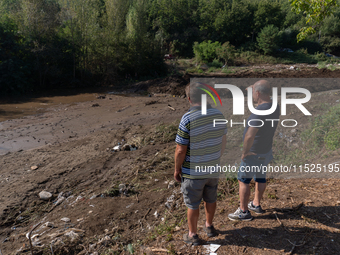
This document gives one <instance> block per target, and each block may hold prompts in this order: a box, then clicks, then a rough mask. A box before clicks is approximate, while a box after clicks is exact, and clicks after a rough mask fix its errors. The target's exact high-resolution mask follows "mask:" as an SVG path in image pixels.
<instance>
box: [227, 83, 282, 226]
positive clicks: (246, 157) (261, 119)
mask: <svg viewBox="0 0 340 255" xmlns="http://www.w3.org/2000/svg"><path fill="white" fill-rule="evenodd" d="M250 88H252V90H253V94H252V95H253V101H254V102H255V103H257V104H258V106H257V108H256V110H262V111H264V110H269V109H272V107H275V106H272V100H271V98H270V96H271V94H272V88H271V86H270V85H269V83H268V82H267V81H265V80H260V81H258V82H256V83H255V84H254V85H252V86H250ZM279 118H280V107H279V106H277V107H276V109H275V110H274V111H273V113H271V114H267V115H257V114H254V113H252V114H251V115H250V117H249V118H248V120H247V126H246V128H245V130H244V133H243V151H242V157H241V165H240V168H239V170H238V178H237V179H238V181H239V195H240V207H239V208H238V209H237V210H236V211H235V212H234V213H231V214H229V215H228V218H229V219H230V220H252V219H253V217H252V216H251V214H250V212H249V210H251V211H254V212H255V213H257V214H262V213H263V212H264V211H263V210H262V208H261V205H260V201H261V199H262V196H263V193H264V191H265V189H266V178H265V173H263V172H262V167H263V166H267V165H268V163H269V162H270V161H271V160H272V159H273V155H272V145H273V137H274V133H275V130H276V128H277V124H278V121H279ZM252 178H254V180H255V197H254V200H253V201H251V202H249V204H248V201H249V197H250V187H249V183H250V181H251V179H252Z"/></svg>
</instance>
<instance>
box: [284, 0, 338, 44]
mask: <svg viewBox="0 0 340 255" xmlns="http://www.w3.org/2000/svg"><path fill="white" fill-rule="evenodd" d="M289 1H290V3H291V6H292V9H293V10H294V11H295V12H296V13H303V14H304V15H306V18H307V21H306V26H305V27H303V28H301V30H300V33H299V34H298V35H297V40H298V41H302V40H304V39H306V37H307V36H308V35H311V34H314V33H315V32H316V28H317V27H319V26H320V24H321V23H322V22H323V21H324V19H325V18H326V17H328V16H330V15H331V14H332V13H333V12H334V10H335V7H337V6H338V4H337V0H322V1H320V0H289Z"/></svg>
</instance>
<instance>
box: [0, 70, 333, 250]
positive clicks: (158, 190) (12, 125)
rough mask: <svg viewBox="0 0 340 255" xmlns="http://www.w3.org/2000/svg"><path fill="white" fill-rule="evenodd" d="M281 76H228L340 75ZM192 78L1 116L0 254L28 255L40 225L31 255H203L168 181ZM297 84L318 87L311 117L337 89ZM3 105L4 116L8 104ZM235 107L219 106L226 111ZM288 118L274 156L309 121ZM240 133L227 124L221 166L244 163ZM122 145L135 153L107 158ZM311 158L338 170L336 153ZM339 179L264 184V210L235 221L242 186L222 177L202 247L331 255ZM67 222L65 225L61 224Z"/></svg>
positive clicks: (323, 73)
mask: <svg viewBox="0 0 340 255" xmlns="http://www.w3.org/2000/svg"><path fill="white" fill-rule="evenodd" d="M282 70H283V71H280V72H279V71H275V70H271V69H270V70H267V71H265V72H263V73H259V72H252V73H251V74H250V73H245V74H242V72H243V69H240V71H239V73H236V74H232V76H231V77H234V78H235V77H246V78H248V77H295V78H296V77H324V78H337V77H340V72H338V71H333V72H332V71H330V70H327V69H317V68H315V67H308V66H305V67H300V68H299V69H298V70H296V69H294V70H290V69H288V68H287V69H286V68H282ZM189 79H190V76H189V75H186V76H184V77H168V78H165V79H157V80H152V81H146V82H140V83H137V84H134V85H132V86H130V87H129V88H128V89H126V90H125V94H124V96H122V95H115V94H105V95H104V94H97V95H94V96H92V97H91V98H90V99H91V101H85V102H78V103H74V102H72V103H71V102H70V103H66V104H65V103H64V104H55V105H53V106H52V107H49V108H46V109H44V110H40V111H39V112H35V113H34V111H32V112H30V113H29V114H31V113H32V114H33V113H34V115H27V116H23V117H21V118H16V119H13V118H11V117H10V114H7V116H8V117H7V119H8V120H6V121H3V122H0V130H1V133H0V154H2V155H1V156H0V166H1V170H0V250H1V252H2V254H4V255H5V254H16V253H20V252H25V251H26V252H29V249H30V248H29V247H30V246H29V239H28V238H27V237H26V234H27V233H28V232H29V231H30V230H31V229H32V227H34V226H36V224H38V223H41V225H39V226H37V228H36V229H35V231H33V233H32V235H31V236H32V238H31V239H32V242H33V246H34V248H33V249H34V252H35V254H52V252H53V254H96V253H95V252H98V254H130V253H132V252H134V254H144V253H145V254H168V253H170V254H207V253H206V251H205V248H204V247H191V246H189V245H186V244H184V243H183V241H182V235H183V234H184V233H185V232H186V231H187V225H186V208H185V206H184V204H183V199H182V197H181V194H180V191H179V185H177V184H173V183H172V182H171V181H172V180H173V155H174V148H175V144H174V142H173V139H174V137H173V135H174V133H175V132H176V129H177V125H178V123H179V120H180V118H181V116H182V115H183V114H184V113H185V112H186V111H187V109H188V108H189V104H188V102H187V99H186V98H184V97H183V95H184V87H185V85H186V84H187V83H188V82H189ZM303 86H304V87H306V88H307V89H309V90H310V91H311V92H313V95H312V100H311V101H310V103H309V104H308V108H309V109H310V110H311V112H312V114H313V115H318V114H322V111H323V110H324V107H325V105H326V106H328V107H329V106H333V105H336V104H338V102H339V101H338V100H339V93H340V92H339V89H340V88H339V87H337V86H338V85H336V84H335V85H334V86H332V85H327V86H323V87H321V86H320V87H318V88H315V87H308V86H309V85H308V84H304V85H303ZM120 93H121V92H120ZM99 95H104V96H102V97H99V98H98V99H97V96H99ZM149 95H150V97H149ZM227 100H230V104H228V105H232V104H231V100H232V99H227ZM80 101H81V100H80ZM44 102H45V101H44ZM46 102H47V101H46ZM46 102H45V103H46ZM40 103H41V102H40ZM12 106H13V104H12ZM21 106H22V107H24V106H23V104H21ZM15 107H17V106H15ZM37 108H39V106H37ZM171 108H172V109H171ZM15 109H16V108H13V109H12V111H13V112H15ZM0 110H1V111H0V112H1V113H2V114H3V116H5V114H6V112H7V113H8V112H9V111H10V110H11V108H10V104H2V105H0ZM231 112H232V109H226V111H225V116H226V117H227V118H230V115H231ZM288 113H289V114H288V115H287V116H286V118H295V119H298V120H299V127H298V128H297V129H296V130H295V131H294V135H292V132H291V130H286V129H284V128H282V127H279V128H278V130H277V133H276V136H275V140H276V141H281V142H278V143H276V145H275V146H276V147H274V154H275V151H278V150H279V149H281V147H282V146H283V145H285V146H286V143H288V142H286V140H285V139H283V138H282V137H287V136H290V137H293V136H294V138H295V139H296V140H297V141H296V142H289V143H290V144H289V146H288V145H287V148H286V149H287V150H290V149H292V148H296V147H298V146H300V144H299V142H298V140H299V139H298V137H299V134H300V133H301V132H302V130H303V129H305V128H307V127H308V125H309V122H310V119H308V118H307V117H304V116H303V115H302V114H301V113H300V112H299V111H290V110H289V108H288ZM247 114H249V112H248V113H247ZM242 131H243V129H242V128H241V127H238V128H230V129H229V133H228V136H227V138H228V144H227V150H226V154H225V155H224V160H226V161H227V162H230V164H235V163H239V159H240V156H241V150H240V144H241V139H242V137H241V134H242ZM280 134H281V135H280ZM293 140H294V139H293ZM118 143H121V144H130V145H131V144H134V145H136V146H137V147H138V149H137V150H133V151H118V152H113V150H112V148H113V147H114V146H116V145H117V144H118ZM313 160H318V162H317V163H321V164H330V163H335V162H337V161H340V157H339V151H334V152H331V153H328V154H327V157H322V158H321V157H320V158H317V159H313ZM309 163H312V162H309ZM33 166H37V168H36V167H33ZM31 167H33V168H31ZM32 169H35V170H32ZM333 177H335V176H333ZM339 184H340V181H339V179H337V178H328V179H325V178H324V179H320V178H319V179H305V178H303V179H302V178H300V179H289V180H287V179H273V180H270V181H269V184H268V189H267V190H266V193H265V196H264V201H263V208H264V209H266V213H265V214H263V215H260V216H255V219H254V220H253V221H251V222H239V223H235V222H231V221H229V220H228V218H227V214H228V213H230V212H233V211H234V210H236V209H237V207H238V195H237V193H238V191H237V183H235V182H233V181H230V180H229V181H226V180H221V181H220V188H219V193H218V195H219V198H218V200H219V201H218V208H217V212H216V218H215V227H216V228H217V229H218V230H219V231H220V235H219V236H218V237H215V238H212V239H208V238H207V236H206V235H205V234H204V232H203V230H202V226H203V222H204V213H203V211H202V214H201V216H200V217H201V218H200V221H199V226H200V227H199V235H200V236H201V238H202V239H203V240H204V242H205V243H206V244H209V243H213V244H220V245H221V247H220V248H219V249H218V250H217V254H243V253H244V254H289V253H292V254H337V253H338V250H339V249H340V246H339V242H340V233H339V232H340V226H339V224H340V218H339V217H340V214H339V211H340V197H339V189H340V188H339ZM119 185H121V186H119ZM43 190H45V191H48V192H50V193H52V195H53V196H52V198H50V199H49V200H48V201H44V200H41V199H39V196H38V194H39V192H41V191H43ZM58 196H59V198H60V197H63V198H62V199H61V200H60V201H61V203H60V204H58V203H57V202H56V201H57V200H58ZM65 217H66V218H69V220H70V221H68V222H65V221H62V220H61V219H62V218H65ZM46 222H50V224H47V226H45V225H44V224H46ZM34 235H35V236H34Z"/></svg>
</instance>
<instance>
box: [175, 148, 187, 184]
mask: <svg viewBox="0 0 340 255" xmlns="http://www.w3.org/2000/svg"><path fill="white" fill-rule="evenodd" d="M187 149H188V146H187V145H181V144H177V146H176V151H175V173H174V178H175V180H176V181H178V182H181V176H182V164H183V162H184V160H185V156H186V154H187Z"/></svg>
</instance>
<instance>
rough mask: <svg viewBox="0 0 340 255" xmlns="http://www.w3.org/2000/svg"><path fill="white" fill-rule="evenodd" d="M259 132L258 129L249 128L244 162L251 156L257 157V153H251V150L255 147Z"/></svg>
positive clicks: (245, 142)
mask: <svg viewBox="0 0 340 255" xmlns="http://www.w3.org/2000/svg"><path fill="white" fill-rule="evenodd" d="M258 131H259V129H258V128H256V127H249V128H248V130H247V133H246V134H245V136H244V141H243V150H242V157H241V158H242V160H243V159H244V158H245V157H247V156H249V155H256V153H254V152H251V151H250V148H251V146H253V143H254V139H255V136H256V134H257V132H258Z"/></svg>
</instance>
